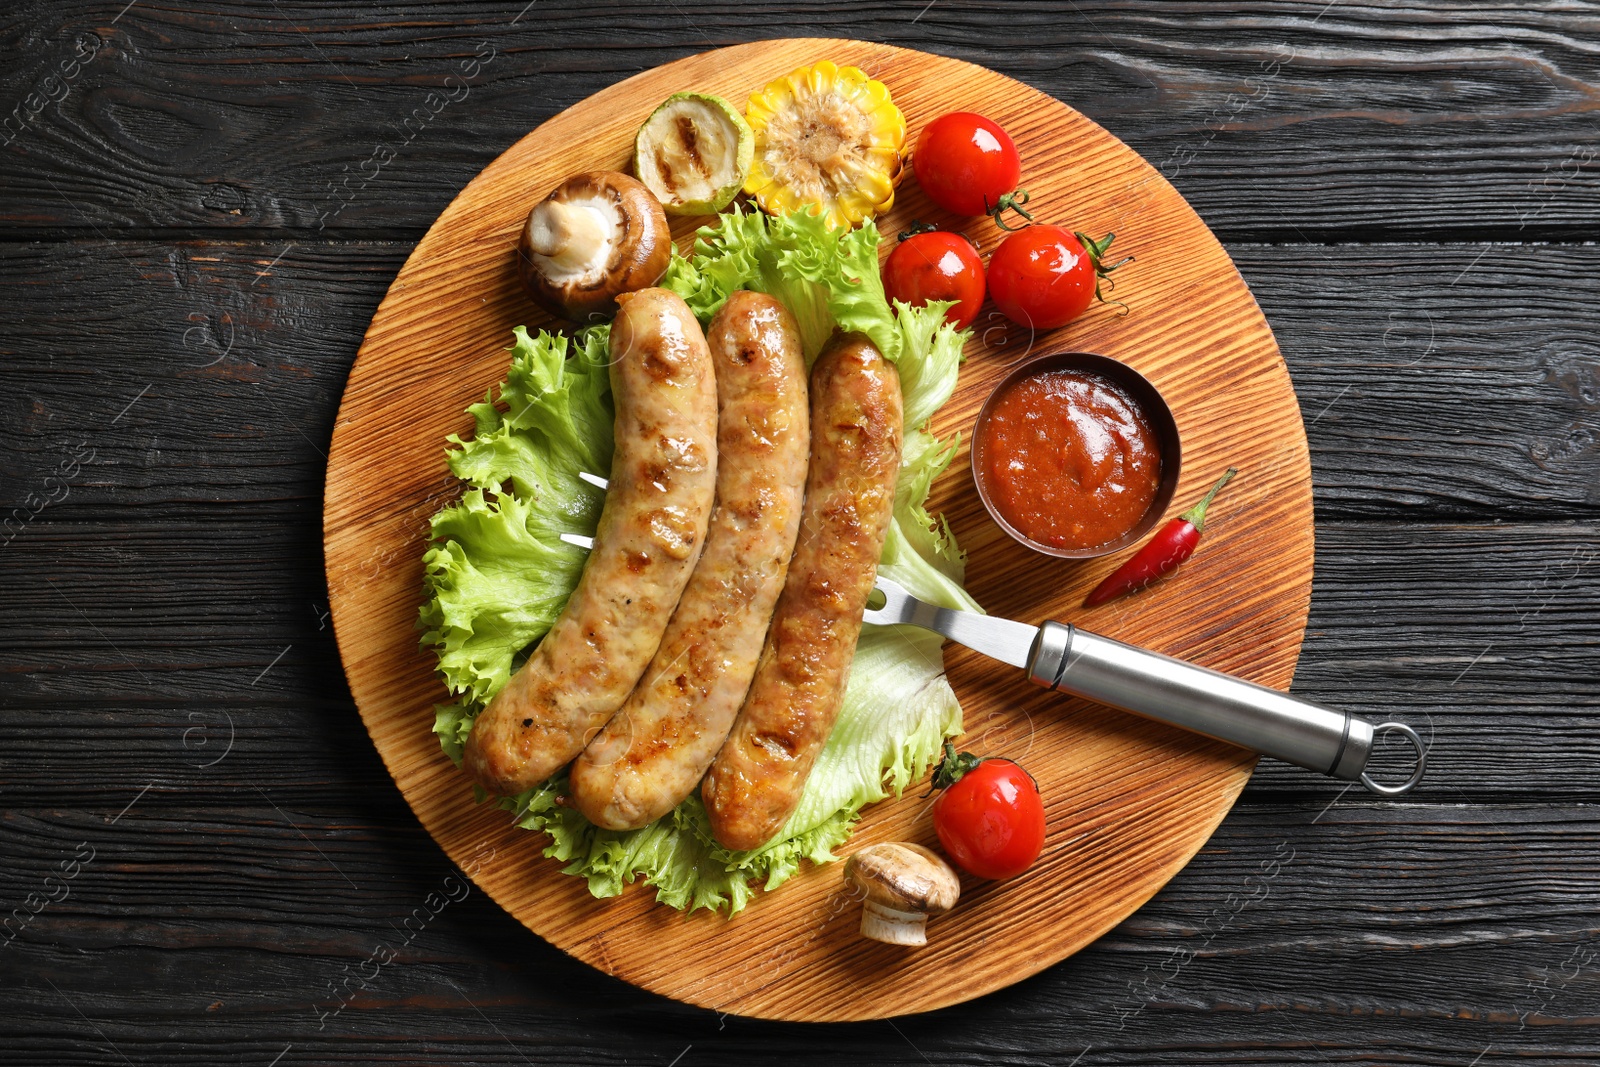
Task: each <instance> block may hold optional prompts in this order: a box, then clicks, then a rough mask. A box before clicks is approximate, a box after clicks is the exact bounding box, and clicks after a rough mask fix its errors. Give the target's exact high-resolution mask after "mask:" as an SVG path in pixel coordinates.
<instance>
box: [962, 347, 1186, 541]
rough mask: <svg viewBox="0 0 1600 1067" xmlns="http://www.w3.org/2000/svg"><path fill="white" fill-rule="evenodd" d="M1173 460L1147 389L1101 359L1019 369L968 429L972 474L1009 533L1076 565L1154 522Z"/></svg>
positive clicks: (1045, 360) (1046, 361)
mask: <svg viewBox="0 0 1600 1067" xmlns="http://www.w3.org/2000/svg"><path fill="white" fill-rule="evenodd" d="M1067 355H1074V356H1077V357H1078V358H1077V359H1075V360H1073V359H1068V358H1067ZM1096 361H1103V362H1104V364H1112V365H1114V367H1116V368H1121V372H1120V373H1117V372H1113V373H1115V377H1113V374H1112V373H1106V371H1107V370H1109V369H1110V368H1108V367H1105V366H1103V365H1099V364H1097V362H1096ZM1129 376H1132V378H1133V379H1137V381H1136V382H1133V381H1130V380H1129ZM1140 386H1142V388H1140ZM1141 394H1144V395H1141ZM1152 398H1153V400H1154V403H1152ZM1168 453H1170V455H1169V454H1168ZM1177 458H1178V457H1177V429H1176V427H1175V426H1174V425H1172V416H1171V412H1170V411H1168V410H1167V409H1166V406H1165V404H1164V403H1162V402H1161V400H1160V395H1159V394H1158V393H1156V392H1155V389H1154V387H1152V386H1150V385H1149V383H1148V382H1146V381H1145V380H1144V379H1143V378H1142V377H1139V376H1138V375H1137V374H1136V373H1135V372H1134V371H1133V370H1132V369H1131V368H1128V367H1126V366H1125V365H1124V364H1120V363H1117V362H1116V361H1114V360H1110V359H1108V358H1107V357H1104V356H1087V355H1085V354H1064V355H1062V356H1046V357H1042V358H1041V359H1040V360H1035V361H1033V362H1031V363H1029V364H1026V365H1024V366H1023V367H1021V368H1019V372H1017V373H1013V374H1012V375H1010V376H1009V377H1008V378H1007V379H1006V380H1005V381H1003V382H1002V383H1001V384H1000V385H999V387H997V388H996V389H995V391H994V394H993V395H992V396H991V397H990V398H989V401H988V403H986V404H985V405H984V408H983V413H982V414H981V415H980V416H979V422H978V426H977V427H976V429H975V431H974V442H973V477H974V479H975V480H976V481H977V483H978V486H979V492H980V494H981V495H982V497H983V501H984V504H985V506H987V507H988V508H989V511H990V513H991V514H992V515H993V516H994V517H995V519H996V521H998V522H999V523H1000V525H1001V526H1002V527H1003V528H1004V529H1005V530H1006V531H1007V532H1008V533H1010V534H1011V535H1012V536H1014V537H1016V538H1017V539H1018V540H1019V541H1021V542H1022V543H1023V544H1026V545H1029V546H1030V547H1032V548H1036V549H1038V550H1039V551H1041V552H1046V553H1048V554H1050V555H1059V556H1071V557H1079V558H1081V557H1088V556H1097V555H1103V554H1105V553H1108V552H1113V551H1115V550H1116V549H1117V548H1119V547H1121V546H1123V545H1125V544H1127V543H1129V542H1130V541H1131V540H1132V539H1135V538H1137V537H1139V536H1142V535H1143V533H1144V532H1146V531H1148V530H1149V529H1150V527H1151V526H1153V525H1154V523H1155V521H1156V520H1157V519H1159V518H1160V516H1161V512H1162V511H1164V510H1165V509H1166V505H1167V503H1168V502H1169V501H1170V499H1171V495H1172V493H1171V491H1172V487H1173V486H1174V485H1175V484H1176V482H1177V470H1176V467H1177ZM1164 489H1165V493H1163V490H1164Z"/></svg>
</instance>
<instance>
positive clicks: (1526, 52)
mask: <svg viewBox="0 0 1600 1067" xmlns="http://www.w3.org/2000/svg"><path fill="white" fill-rule="evenodd" d="M118 6H120V5H118ZM519 13H520V15H519ZM114 15H116V11H114V10H113V11H107V10H106V9H105V8H104V7H103V6H102V5H97V4H95V3H92V2H89V0H70V2H67V3H60V4H56V5H53V6H52V7H51V8H50V9H49V10H48V11H45V10H43V9H40V8H38V7H37V6H30V5H15V6H12V7H10V8H8V9H7V10H6V12H4V13H3V14H0V102H4V103H5V107H6V108H7V109H8V110H9V109H10V108H12V107H14V106H17V105H19V104H21V103H22V102H23V101H25V100H26V99H27V96H28V94H29V93H30V92H31V91H33V90H34V89H35V87H37V86H38V85H39V84H40V82H41V81H42V80H43V79H44V78H46V77H48V76H49V74H50V72H51V70H52V69H54V68H55V67H56V66H57V65H58V64H59V63H60V61H61V60H62V59H63V58H64V57H65V56H66V55H67V54H69V51H70V48H71V42H72V41H73V39H74V38H75V37H76V36H77V35H79V34H84V33H88V34H93V35H94V36H95V38H96V39H98V40H99V41H100V42H102V45H103V47H102V48H101V50H100V51H99V52H97V53H96V58H95V59H94V61H93V62H92V63H90V64H89V65H88V66H87V67H86V68H85V69H84V70H83V72H82V74H81V75H80V76H79V77H78V78H77V79H76V81H75V82H74V83H73V86H72V90H71V92H70V93H69V94H68V95H67V96H66V97H65V99H63V100H61V102H60V103H51V104H49V105H48V107H47V108H45V109H44V110H43V111H42V112H41V113H40V114H39V115H38V117H37V118H36V119H34V120H33V121H32V122H31V123H30V124H29V125H28V128H27V129H26V130H25V131H24V132H23V133H22V134H21V135H19V136H17V137H16V138H15V140H14V141H12V142H11V143H7V144H5V145H4V147H3V150H0V186H4V187H5V188H6V190H7V194H8V195H7V197H6V203H5V206H4V213H3V214H0V218H3V219H4V221H5V222H6V223H7V225H8V227H9V228H12V229H13V230H14V232H19V233H21V234H23V235H27V236H31V237H37V236H48V235H55V234H58V233H60V232H61V231H63V230H75V231H80V232H84V231H87V232H90V233H92V232H94V231H95V230H96V229H98V230H99V231H101V232H102V233H106V234H110V233H116V232H119V231H122V230H124V229H126V228H132V229H134V230H136V231H143V232H151V231H155V230H176V231H179V232H180V233H182V234H183V235H185V236H189V235H192V234H193V232H194V231H195V230H196V229H197V228H204V229H207V230H211V231H215V232H226V231H235V232H239V231H243V232H255V233H258V234H260V233H272V234H274V235H277V236H282V237H284V238H285V239H297V238H304V237H308V236H309V237H325V236H328V235H330V234H334V233H338V234H344V235H353V234H354V235H359V234H372V233H389V234H394V233H397V232H400V233H405V234H408V235H409V236H410V237H411V238H412V239H415V237H416V236H417V235H419V234H420V233H421V232H422V230H423V229H425V228H426V227H427V225H428V224H429V223H430V222H431V221H432V220H433V218H434V217H435V216H436V215H437V214H438V212H439V211H440V210H442V209H443V207H444V206H445V205H446V204H447V203H448V202H449V201H450V197H451V194H452V192H453V191H454V190H456V189H458V188H460V186H462V185H463V184H465V183H466V182H467V181H468V180H469V179H470V178H471V177H472V175H473V174H475V173H477V171H478V170H479V169H480V168H481V167H483V166H484V165H485V164H486V163H488V162H489V161H490V160H491V159H493V158H494V157H495V156H496V155H497V154H498V153H499V152H500V151H501V150H502V149H504V148H505V147H506V146H507V145H509V144H510V143H511V142H512V141H514V140H515V139H516V138H517V137H519V136H521V134H522V133H523V132H524V131H526V130H527V129H530V128H531V127H533V126H534V125H536V124H538V123H539V122H542V121H544V120H545V119H547V118H549V117H550V116H552V115H554V114H556V113H558V112H559V111H561V110H562V109H563V108H565V107H567V106H570V105H571V104H574V103H576V102H577V101H578V100H580V99H582V98H583V97H584V96H586V95H587V94H588V93H590V92H592V91H593V89H594V87H595V86H596V85H598V84H606V83H609V82H613V81H617V80H620V79H621V78H624V77H627V76H629V75H632V74H635V73H637V72H639V71H641V70H646V69H649V68H650V67H653V66H656V65H658V64H660V63H664V62H667V61H670V60H673V59H678V58H680V57H682V56H684V55H688V54H692V53H695V52H700V51H704V50H705V49H707V48H711V47H716V46H720V45H725V44H734V43H738V42H740V41H750V40H756V39H760V38H762V37H769V36H776V35H779V34H784V33H789V34H801V35H804V34H815V35H827V36H843V37H851V38H856V39H862V40H874V41H883V42H886V43H890V44H894V43H904V42H907V41H911V40H915V41H916V42H917V44H918V45H919V46H920V47H923V48H925V49H927V50H929V51H933V52H937V53H941V54H945V55H950V56H953V57H955V58H959V59H964V60H967V61H969V62H974V63H978V64H981V65H984V66H987V67H991V68H993V69H995V70H998V71H1000V72H1001V73H1003V74H1007V75H1009V76H1011V77H1014V78H1017V79H1019V80H1021V81H1023V82H1025V83H1027V84H1029V85H1032V86H1034V87H1035V88H1037V89H1040V90H1041V91H1043V92H1046V93H1048V94H1050V95H1052V96H1055V97H1057V98H1058V99H1061V100H1066V101H1069V102H1071V103H1072V104H1073V105H1074V106H1075V107H1077V108H1078V109H1079V110H1081V111H1083V112H1084V113H1085V114H1087V115H1089V116H1090V117H1091V118H1094V119H1095V120H1096V121H1098V122H1100V123H1101V124H1102V125H1105V126H1106V127H1107V128H1108V129H1110V130H1111V131H1112V132H1113V133H1115V134H1117V135H1118V136H1120V137H1122V138H1123V139H1124V140H1126V141H1128V143H1129V144H1130V145H1132V146H1133V147H1134V148H1135V149H1136V150H1138V151H1139V152H1140V153H1141V154H1143V155H1144V156H1145V157H1146V158H1147V159H1150V160H1151V161H1152V162H1153V163H1155V165H1156V166H1157V167H1159V168H1162V169H1163V173H1165V174H1166V175H1167V176H1169V177H1171V178H1173V179H1174V180H1175V181H1176V183H1177V184H1178V186H1179V188H1180V189H1181V190H1182V191H1183V192H1184V193H1185V195H1187V196H1188V197H1189V198H1190V200H1191V201H1192V202H1193V203H1194V205H1195V206H1196V208H1197V209H1199V211H1200V212H1201V214H1202V216H1204V217H1205V218H1206V219H1207V221H1208V222H1209V223H1210V224H1211V225H1212V227H1213V228H1214V229H1217V230H1219V232H1220V233H1222V234H1223V235H1224V237H1227V238H1232V237H1238V236H1249V235H1255V236H1261V237H1267V238H1270V239H1277V240H1287V241H1296V242H1300V241H1311V240H1322V239H1323V238H1324V236H1325V235H1326V234H1328V233H1338V234H1343V235H1345V236H1355V235H1360V236H1362V237H1364V238H1365V237H1370V236H1372V235H1374V234H1375V233H1378V232H1379V231H1380V229H1381V231H1382V232H1383V233H1384V234H1385V235H1386V236H1387V239H1394V238H1395V237H1396V236H1399V235H1406V236H1410V237H1422V238H1430V237H1440V236H1448V237H1451V238H1452V239H1461V238H1468V239H1470V238H1472V237H1474V236H1480V235H1481V234H1482V233H1483V232H1484V229H1485V228H1486V227H1488V228H1492V229H1493V230H1495V231H1497V232H1498V233H1500V234H1501V235H1503V236H1512V235H1516V237H1517V238H1518V239H1536V238H1537V239H1542V238H1545V237H1548V236H1550V235H1551V234H1552V233H1554V232H1556V231H1557V230H1559V229H1561V228H1563V227H1579V228H1584V229H1586V231H1587V232H1588V233H1589V234H1590V235H1591V236H1593V234H1594V233H1595V232H1596V227H1597V226H1600V199H1597V198H1596V197H1595V195H1594V190H1595V188H1596V183H1597V182H1600V168H1597V165H1596V164H1595V163H1594V162H1593V161H1592V160H1593V157H1592V156H1591V157H1589V158H1590V160H1591V161H1590V162H1588V163H1587V164H1585V163H1582V162H1581V160H1582V154H1583V152H1584V151H1585V149H1587V148H1589V147H1592V146H1593V143H1594V134H1593V121H1594V106H1595V105H1594V93H1593V85H1594V82H1595V79H1596V77H1597V74H1600V65H1597V59H1596V56H1595V54H1594V51H1593V48H1592V47H1591V41H1592V39H1593V37H1594V34H1595V33H1596V27H1597V21H1596V19H1597V16H1596V14H1595V12H1594V10H1593V8H1592V7H1591V6H1589V5H1586V4H1577V3H1574V4H1561V3H1542V4H1534V5H1515V6H1513V5H1506V4H1492V5H1477V4H1471V3H1462V2H1460V0H1426V2H1418V3H1406V4H1403V5H1402V4H1384V3H1375V2H1363V3H1353V2H1343V3H1337V4H1333V5H1331V6H1330V5H1329V4H1328V3H1327V0H1263V2H1259V3H1254V4H1251V5H1250V7H1249V9H1248V10H1235V9H1233V8H1228V7H1217V6H1215V5H1210V4H1203V3H1179V4H1171V3H1128V2H1124V0H1083V2H1073V3H1070V4H1060V3H1054V2H1050V0H1005V2H1004V4H999V3H994V2H988V3H957V2H952V0H941V2H939V3H936V4H933V5H931V6H930V5H929V4H928V3H927V0H885V2H883V3H878V4H871V5H862V4H859V3H853V2H851V0H829V2H824V3H807V4H794V3H784V4H769V5H764V6H763V7H762V9H761V10H760V11H759V13H757V14H751V13H750V12H749V10H748V7H747V5H744V4H738V3H727V2H721V3H707V4H699V5H695V6H694V7H692V8H691V7H689V6H688V5H682V4H680V5H678V7H677V8H674V7H672V6H671V5H670V4H668V5H662V4H659V3H651V2H649V0H632V2H617V0H606V2H599V3H585V4H581V5H580V4H570V3H559V2H551V0H540V3H538V4H537V5H536V6H534V7H533V8H531V9H526V8H525V4H522V3H506V2H496V0H469V2H459V3H452V4H450V5H449V6H448V7H447V8H441V9H439V10H438V11H433V12H427V11H424V12H423V13H421V14H419V10H418V8H417V6H416V5H415V4H414V3H411V2H408V0H382V2H374V3H367V4H363V5H361V7H360V8H359V9H357V10H353V9H351V8H350V7H349V6H348V5H344V4H334V3H329V2H328V0H279V2H275V3H273V4H270V5H265V6H263V5H261V4H258V3H254V2H251V0H212V2H211V3H208V4H206V5H204V6H203V7H196V6H191V5H184V6H173V5H156V4H150V3H140V4H137V5H135V6H134V7H133V8H132V9H131V10H129V11H127V12H126V13H124V14H123V15H122V16H121V17H120V18H118V19H117V20H116V21H115V23H113V22H112V21H111V20H112V16H114ZM483 41H489V42H490V43H491V44H492V46H493V47H494V48H495V49H496V51H497V54H498V55H499V56H500V58H499V59H497V60H495V61H494V62H492V63H490V64H489V65H488V66H487V67H485V68H484V69H483V70H482V71H481V72H480V73H479V74H478V75H477V76H476V77H475V78H473V79H472V80H471V81H470V82H469V83H461V82H459V81H457V82H451V83H449V84H447V83H446V79H447V78H450V77H451V76H452V75H453V74H457V73H458V71H459V64H460V62H461V60H462V59H463V58H464V57H469V56H471V55H473V54H474V52H475V50H476V49H477V48H478V47H479V45H480V43H481V42H483ZM463 92H465V93H467V94H469V95H467V96H466V97H465V99H464V101H456V100H453V101H452V102H450V103H447V104H443V105H441V104H439V102H438V101H439V99H441V98H444V94H448V97H449V98H459V97H461V94H462V93H463ZM430 93H431V94H439V95H438V96H436V97H435V99H434V100H433V101H432V102H430V98H429V94H430ZM418 108H422V109H423V112H424V113H423V114H422V115H421V116H418V115H417V109H418ZM434 108H438V110H436V111H435V110H434ZM408 121H409V125H408V124H407V123H408ZM5 140H6V135H4V134H0V141H5ZM378 145H386V146H388V147H389V148H391V149H393V150H394V151H395V153H396V157H395V158H394V160H393V161H392V162H390V163H387V164H386V165H383V166H382V167H381V168H374V166H373V164H372V163H370V162H368V161H369V160H370V159H371V158H372V152H373V150H374V149H375V148H376V147H377V146H378ZM375 170H376V173H374V171H375ZM52 183H53V184H52ZM1377 205H1382V209H1381V212H1378V211H1376V210H1375V208H1376V207H1377ZM1302 234H1305V235H1310V236H1302Z"/></svg>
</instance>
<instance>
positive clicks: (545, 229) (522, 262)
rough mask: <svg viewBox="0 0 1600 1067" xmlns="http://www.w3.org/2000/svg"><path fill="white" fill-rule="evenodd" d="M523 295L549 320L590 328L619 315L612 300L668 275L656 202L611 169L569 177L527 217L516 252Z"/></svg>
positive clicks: (668, 249)
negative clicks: (587, 325)
mask: <svg viewBox="0 0 1600 1067" xmlns="http://www.w3.org/2000/svg"><path fill="white" fill-rule="evenodd" d="M517 253H518V254H517V272H518V274H519V275H520V276H521V278H522V284H523V285H524V286H525V287H526V288H527V290H528V295H530V296H532V297H533V299H534V301H535V302H536V303H538V304H539V306H540V307H542V308H544V309H545V310H546V311H548V312H550V313H551V314H552V315H557V316H560V317H561V318H565V319H571V320H573V321H574V322H581V323H588V322H593V321H597V320H601V319H608V318H610V317H611V316H612V315H615V314H616V312H617V297H618V295H620V294H622V293H631V292H633V291H634V290H636V289H648V288H649V287H650V286H652V285H654V284H655V283H656V282H657V281H659V280H660V278H661V275H662V274H664V273H666V270H667V260H668V259H669V258H670V257H671V255H672V234H671V233H670V232H669V231H668V229H667V216H666V213H665V212H663V211H662V210H661V202H660V201H658V200H657V199H656V198H655V195H654V194H653V193H651V192H650V190H649V189H647V188H645V186H644V185H643V184H642V183H640V182H638V181H636V180H635V179H633V178H630V177H628V176H627V175H626V174H619V173H617V172H616V171H614V170H596V171H590V172H588V173H586V174H574V175H573V176H572V177H570V178H568V179H567V180H566V181H564V182H562V183H561V184H560V185H558V186H556V187H555V189H554V190H553V191H551V193H550V195H549V196H547V197H545V198H544V199H543V200H541V201H539V203H538V204H536V205H534V208H533V210H532V211H530V212H528V223H527V225H526V226H524V227H523V228H522V237H521V240H520V241H519V243H518V248H517Z"/></svg>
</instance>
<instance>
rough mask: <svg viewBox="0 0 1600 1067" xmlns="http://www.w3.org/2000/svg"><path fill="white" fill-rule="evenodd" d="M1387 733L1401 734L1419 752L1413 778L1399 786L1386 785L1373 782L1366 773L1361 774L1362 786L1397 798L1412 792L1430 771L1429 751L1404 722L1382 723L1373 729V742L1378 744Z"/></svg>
mask: <svg viewBox="0 0 1600 1067" xmlns="http://www.w3.org/2000/svg"><path fill="white" fill-rule="evenodd" d="M1386 733H1396V734H1399V735H1400V736H1401V737H1403V738H1405V739H1406V740H1407V741H1410V742H1411V745H1412V747H1413V748H1415V749H1416V750H1417V766H1416V768H1415V769H1414V770H1412V772H1411V777H1409V778H1407V779H1406V780H1405V781H1403V782H1401V783H1400V784H1399V785H1384V784H1382V783H1381V782H1376V781H1373V779H1372V776H1371V775H1370V774H1368V773H1367V772H1366V771H1362V772H1361V784H1362V785H1364V786H1366V787H1367V788H1368V789H1370V790H1371V791H1372V792H1374V793H1377V794H1378V795H1379V796H1385V797H1397V796H1399V795H1400V794H1402V793H1409V792H1411V790H1413V789H1415V788H1416V786H1417V783H1418V782H1420V781H1422V775H1423V773H1424V772H1425V771H1426V770H1427V769H1428V749H1427V746H1425V745H1424V744H1423V743H1422V738H1420V737H1418V736H1417V732H1416V731H1415V730H1413V729H1412V728H1411V727H1409V726H1407V725H1406V724H1405V723H1403V722H1380V723H1379V724H1378V725H1376V726H1374V727H1373V728H1372V739H1373V742H1374V743H1376V742H1377V739H1378V738H1379V737H1382V736H1383V735H1384V734H1386Z"/></svg>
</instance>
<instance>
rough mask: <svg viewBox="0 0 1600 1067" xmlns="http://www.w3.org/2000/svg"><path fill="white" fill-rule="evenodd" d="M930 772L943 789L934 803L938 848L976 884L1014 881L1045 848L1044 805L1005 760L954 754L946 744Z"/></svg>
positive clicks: (1028, 779)
mask: <svg viewBox="0 0 1600 1067" xmlns="http://www.w3.org/2000/svg"><path fill="white" fill-rule="evenodd" d="M944 752H945V756H944V759H943V760H942V761H941V762H940V764H939V769H938V770H937V771H935V772H934V777H933V782H934V785H935V786H939V787H940V788H942V789H943V792H941V793H940V794H939V799H938V800H935V801H934V802H933V828H934V831H935V832H936V833H938V835H939V843H940V844H941V845H943V846H944V850H945V851H946V852H947V853H949V854H950V858H951V859H953V860H955V861H956V864H957V865H958V866H960V867H961V868H962V869H963V870H966V871H968V872H970V873H972V874H975V875H977V876H978V877H979V878H1013V877H1015V876H1016V875H1019V874H1021V873H1022V872H1023V871H1025V870H1027V869H1028V868H1029V867H1030V866H1031V865H1032V864H1033V861H1034V860H1036V859H1038V858H1039V852H1040V850H1042V849H1043V848H1044V801H1043V800H1041V799H1040V798H1039V787H1038V786H1037V785H1035V784H1034V781H1033V778H1032V776H1031V775H1029V774H1028V772H1027V771H1025V770H1023V769H1022V768H1021V767H1019V766H1017V764H1015V763H1013V762H1011V761H1010V760H1008V759H982V760H980V759H977V758H975V757H974V756H972V755H971V754H970V753H966V752H963V753H961V754H960V755H957V754H956V750H955V748H954V747H953V746H952V745H951V744H950V743H949V742H946V743H945V746H944Z"/></svg>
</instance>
